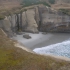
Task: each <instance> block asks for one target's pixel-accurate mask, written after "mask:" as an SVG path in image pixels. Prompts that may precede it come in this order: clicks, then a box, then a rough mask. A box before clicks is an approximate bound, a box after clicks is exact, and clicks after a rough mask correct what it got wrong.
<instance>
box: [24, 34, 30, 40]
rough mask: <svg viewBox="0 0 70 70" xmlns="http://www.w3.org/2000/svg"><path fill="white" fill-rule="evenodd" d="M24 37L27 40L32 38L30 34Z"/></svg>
mask: <svg viewBox="0 0 70 70" xmlns="http://www.w3.org/2000/svg"><path fill="white" fill-rule="evenodd" d="M23 37H24V38H26V39H30V38H31V36H29V35H28V34H25V35H23Z"/></svg>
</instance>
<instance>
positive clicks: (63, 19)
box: [39, 6, 70, 32]
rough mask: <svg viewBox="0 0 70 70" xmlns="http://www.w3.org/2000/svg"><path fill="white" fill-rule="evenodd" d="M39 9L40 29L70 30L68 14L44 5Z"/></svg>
mask: <svg viewBox="0 0 70 70" xmlns="http://www.w3.org/2000/svg"><path fill="white" fill-rule="evenodd" d="M39 9H40V11H41V12H40V19H41V24H40V30H41V31H53V32H54V31H55V32H70V28H69V27H70V16H68V15H66V14H64V13H62V12H61V11H58V10H54V9H52V8H48V7H45V6H42V7H39Z"/></svg>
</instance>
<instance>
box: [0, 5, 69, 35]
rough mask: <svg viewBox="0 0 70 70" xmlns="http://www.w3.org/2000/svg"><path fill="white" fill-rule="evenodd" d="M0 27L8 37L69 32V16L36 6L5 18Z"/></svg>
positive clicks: (0, 22) (42, 6)
mask: <svg viewBox="0 0 70 70" xmlns="http://www.w3.org/2000/svg"><path fill="white" fill-rule="evenodd" d="M0 27H1V28H3V29H4V31H5V32H6V33H7V34H8V36H13V35H15V33H18V32H22V31H26V32H32V33H38V31H44V32H45V31H46V32H48V31H49V32H70V16H69V15H67V14H65V13H63V12H62V11H59V10H54V9H52V8H50V7H47V6H44V5H37V6H34V7H33V8H31V9H27V10H24V11H22V12H20V13H19V14H12V15H10V16H6V17H5V19H4V20H0Z"/></svg>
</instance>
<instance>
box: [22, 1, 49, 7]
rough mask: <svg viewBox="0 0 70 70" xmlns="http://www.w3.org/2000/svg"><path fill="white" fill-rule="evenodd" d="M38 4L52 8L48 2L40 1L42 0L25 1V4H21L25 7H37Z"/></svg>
mask: <svg viewBox="0 0 70 70" xmlns="http://www.w3.org/2000/svg"><path fill="white" fill-rule="evenodd" d="M37 4H43V5H46V6H48V7H50V5H49V4H48V3H47V2H44V1H40V0H23V2H22V3H21V5H23V7H27V6H31V5H37Z"/></svg>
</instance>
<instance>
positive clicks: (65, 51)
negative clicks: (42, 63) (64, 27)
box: [33, 40, 70, 58]
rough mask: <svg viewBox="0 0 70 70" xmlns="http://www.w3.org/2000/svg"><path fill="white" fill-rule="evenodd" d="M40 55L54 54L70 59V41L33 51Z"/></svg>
mask: <svg viewBox="0 0 70 70" xmlns="http://www.w3.org/2000/svg"><path fill="white" fill-rule="evenodd" d="M33 51H34V52H36V53H39V54H53V55H58V56H65V57H69V58H70V40H68V41H64V42H62V43H57V44H53V45H50V46H46V47H42V48H36V49H34V50H33Z"/></svg>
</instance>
